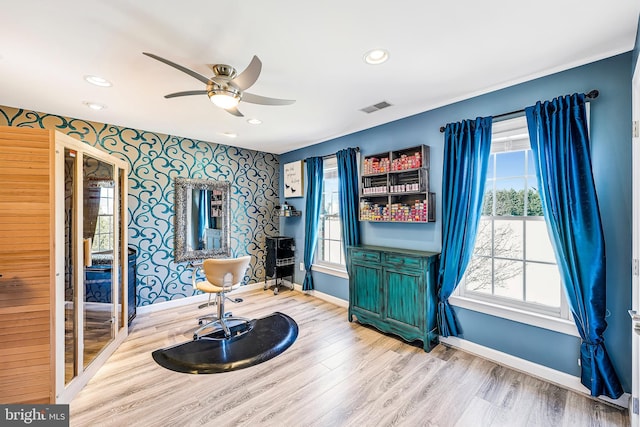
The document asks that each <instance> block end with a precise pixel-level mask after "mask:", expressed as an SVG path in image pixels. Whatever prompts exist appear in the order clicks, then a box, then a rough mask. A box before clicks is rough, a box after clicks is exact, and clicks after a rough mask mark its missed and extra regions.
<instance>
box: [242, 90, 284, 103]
mask: <svg viewBox="0 0 640 427" xmlns="http://www.w3.org/2000/svg"><path fill="white" fill-rule="evenodd" d="M242 100H243V101H245V102H250V103H252V104H261V105H291V104H293V103H294V102H296V101H295V100H292V99H278V98H267V97H266V96H260V95H254V94H253V93H247V92H244V93H243V94H242Z"/></svg>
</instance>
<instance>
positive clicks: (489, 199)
mask: <svg viewBox="0 0 640 427" xmlns="http://www.w3.org/2000/svg"><path fill="white" fill-rule="evenodd" d="M481 215H482V216H489V215H493V183H489V182H487V188H486V189H485V192H484V199H483V201H482V214H481Z"/></svg>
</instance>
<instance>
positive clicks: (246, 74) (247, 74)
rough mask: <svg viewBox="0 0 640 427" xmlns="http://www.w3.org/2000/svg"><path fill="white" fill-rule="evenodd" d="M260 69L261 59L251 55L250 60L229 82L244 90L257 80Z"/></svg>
mask: <svg viewBox="0 0 640 427" xmlns="http://www.w3.org/2000/svg"><path fill="white" fill-rule="evenodd" d="M260 71H262V61H260V58H258V57H257V56H255V55H253V58H252V59H251V62H250V63H249V65H248V66H247V68H245V69H244V71H243V72H241V73H240V74H239V75H238V76H237V77H236V78H235V79H233V80H231V83H232V84H233V85H234V86H235V87H237V88H238V89H240V90H245V89H248V88H250V87H251V86H253V84H254V83H255V82H256V80H258V76H260Z"/></svg>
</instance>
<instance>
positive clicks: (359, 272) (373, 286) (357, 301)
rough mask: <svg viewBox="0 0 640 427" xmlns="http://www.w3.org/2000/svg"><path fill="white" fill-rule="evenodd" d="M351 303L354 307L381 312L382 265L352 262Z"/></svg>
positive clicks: (376, 312) (375, 312)
mask: <svg viewBox="0 0 640 427" xmlns="http://www.w3.org/2000/svg"><path fill="white" fill-rule="evenodd" d="M351 268H352V271H351V273H350V274H351V276H352V286H351V295H350V297H351V304H352V305H353V307H356V308H360V309H363V310H367V311H370V312H372V313H374V314H379V313H380V312H381V310H382V305H381V302H382V289H381V288H380V283H381V281H380V279H381V276H382V268H381V267H380V265H375V264H366V263H359V262H353V263H352V264H351Z"/></svg>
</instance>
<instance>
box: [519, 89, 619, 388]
mask: <svg viewBox="0 0 640 427" xmlns="http://www.w3.org/2000/svg"><path fill="white" fill-rule="evenodd" d="M525 113H526V116H527V126H528V128H529V137H530V140H531V150H532V152H533V156H534V164H535V169H536V175H537V177H538V182H539V183H540V190H539V191H540V198H541V201H542V209H543V211H544V215H545V219H546V224H547V230H548V232H549V235H550V237H551V242H552V244H553V249H554V252H555V256H556V260H557V263H558V267H559V270H560V275H561V278H562V282H563V286H564V288H565V291H566V295H567V299H568V300H569V306H570V308H571V312H572V314H573V317H574V319H575V322H576V326H577V328H578V332H579V333H580V337H581V338H582V344H581V347H580V361H581V382H582V384H583V385H584V386H585V387H587V388H588V389H589V390H590V391H591V395H592V396H599V395H605V396H608V397H610V398H612V399H617V398H618V397H620V396H621V395H622V393H623V390H622V386H621V384H620V381H619V379H618V376H617V374H616V372H615V370H614V368H613V365H612V363H611V360H610V359H609V356H608V354H607V351H606V349H605V346H604V337H603V333H604V331H605V329H606V328H607V323H606V321H605V315H606V310H607V309H606V268H605V267H606V262H605V245H604V236H603V232H602V223H601V219H600V212H599V209H598V198H597V196H596V189H595V183H594V179H593V174H592V170H591V153H590V149H589V144H590V143H589V135H588V129H587V121H586V112H585V101H584V95H583V94H574V95H570V96H565V97H560V98H556V99H554V100H552V101H546V102H537V103H536V105H535V106H533V107H528V108H526V109H525Z"/></svg>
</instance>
